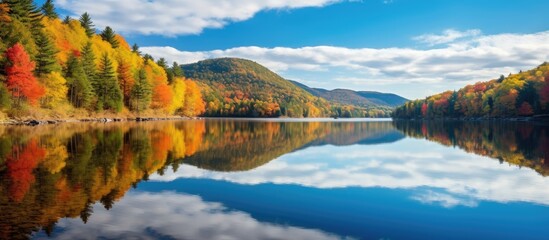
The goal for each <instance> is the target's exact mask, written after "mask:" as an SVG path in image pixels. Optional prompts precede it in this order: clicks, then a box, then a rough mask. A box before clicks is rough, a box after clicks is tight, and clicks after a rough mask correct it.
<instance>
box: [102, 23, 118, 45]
mask: <svg viewBox="0 0 549 240" xmlns="http://www.w3.org/2000/svg"><path fill="white" fill-rule="evenodd" d="M101 38H102V39H103V40H105V41H107V42H109V43H110V44H111V46H112V47H113V48H117V47H118V45H120V44H119V43H118V40H116V33H115V32H114V30H112V28H111V27H109V26H107V27H105V30H103V32H101Z"/></svg>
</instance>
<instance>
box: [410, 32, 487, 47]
mask: <svg viewBox="0 0 549 240" xmlns="http://www.w3.org/2000/svg"><path fill="white" fill-rule="evenodd" d="M481 33H482V32H481V31H480V30H479V29H470V30H466V31H457V30H454V29H446V30H444V32H442V34H424V35H420V36H417V37H414V40H416V41H419V42H423V43H427V44H429V45H430V46H434V45H438V44H445V43H451V42H454V41H456V40H458V39H463V38H467V37H475V36H478V35H480V34H481Z"/></svg>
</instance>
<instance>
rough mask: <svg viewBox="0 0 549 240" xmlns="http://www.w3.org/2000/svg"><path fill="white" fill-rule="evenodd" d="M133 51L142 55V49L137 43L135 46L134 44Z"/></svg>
mask: <svg viewBox="0 0 549 240" xmlns="http://www.w3.org/2000/svg"><path fill="white" fill-rule="evenodd" d="M132 52H133V53H137V55H141V51H139V46H138V45H137V43H134V44H133V46H132Z"/></svg>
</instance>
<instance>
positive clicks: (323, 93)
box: [289, 80, 408, 107]
mask: <svg viewBox="0 0 549 240" xmlns="http://www.w3.org/2000/svg"><path fill="white" fill-rule="evenodd" d="M289 81H290V82H292V83H293V84H295V85H296V86H298V87H300V88H302V89H303V90H305V91H307V92H309V93H311V94H312V95H314V96H317V97H321V98H324V99H326V100H328V101H332V102H337V103H340V104H349V105H355V106H360V107H372V106H385V107H397V106H400V105H402V104H404V103H406V102H407V101H408V99H406V98H403V97H401V96H399V95H396V94H392V93H381V92H373V91H353V90H349V89H334V90H326V89H322V88H310V87H308V86H306V85H304V84H302V83H299V82H296V81H292V80H289Z"/></svg>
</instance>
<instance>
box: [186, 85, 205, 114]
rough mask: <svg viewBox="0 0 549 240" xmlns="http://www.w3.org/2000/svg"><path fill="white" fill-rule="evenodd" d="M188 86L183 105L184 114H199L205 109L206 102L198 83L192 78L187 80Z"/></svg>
mask: <svg viewBox="0 0 549 240" xmlns="http://www.w3.org/2000/svg"><path fill="white" fill-rule="evenodd" d="M185 85H186V87H187V89H186V92H185V101H184V106H183V115H185V116H198V115H200V114H202V113H204V111H205V103H204V100H202V93H201V91H200V88H199V87H198V85H197V84H196V83H195V82H193V81H190V80H187V81H185Z"/></svg>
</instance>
